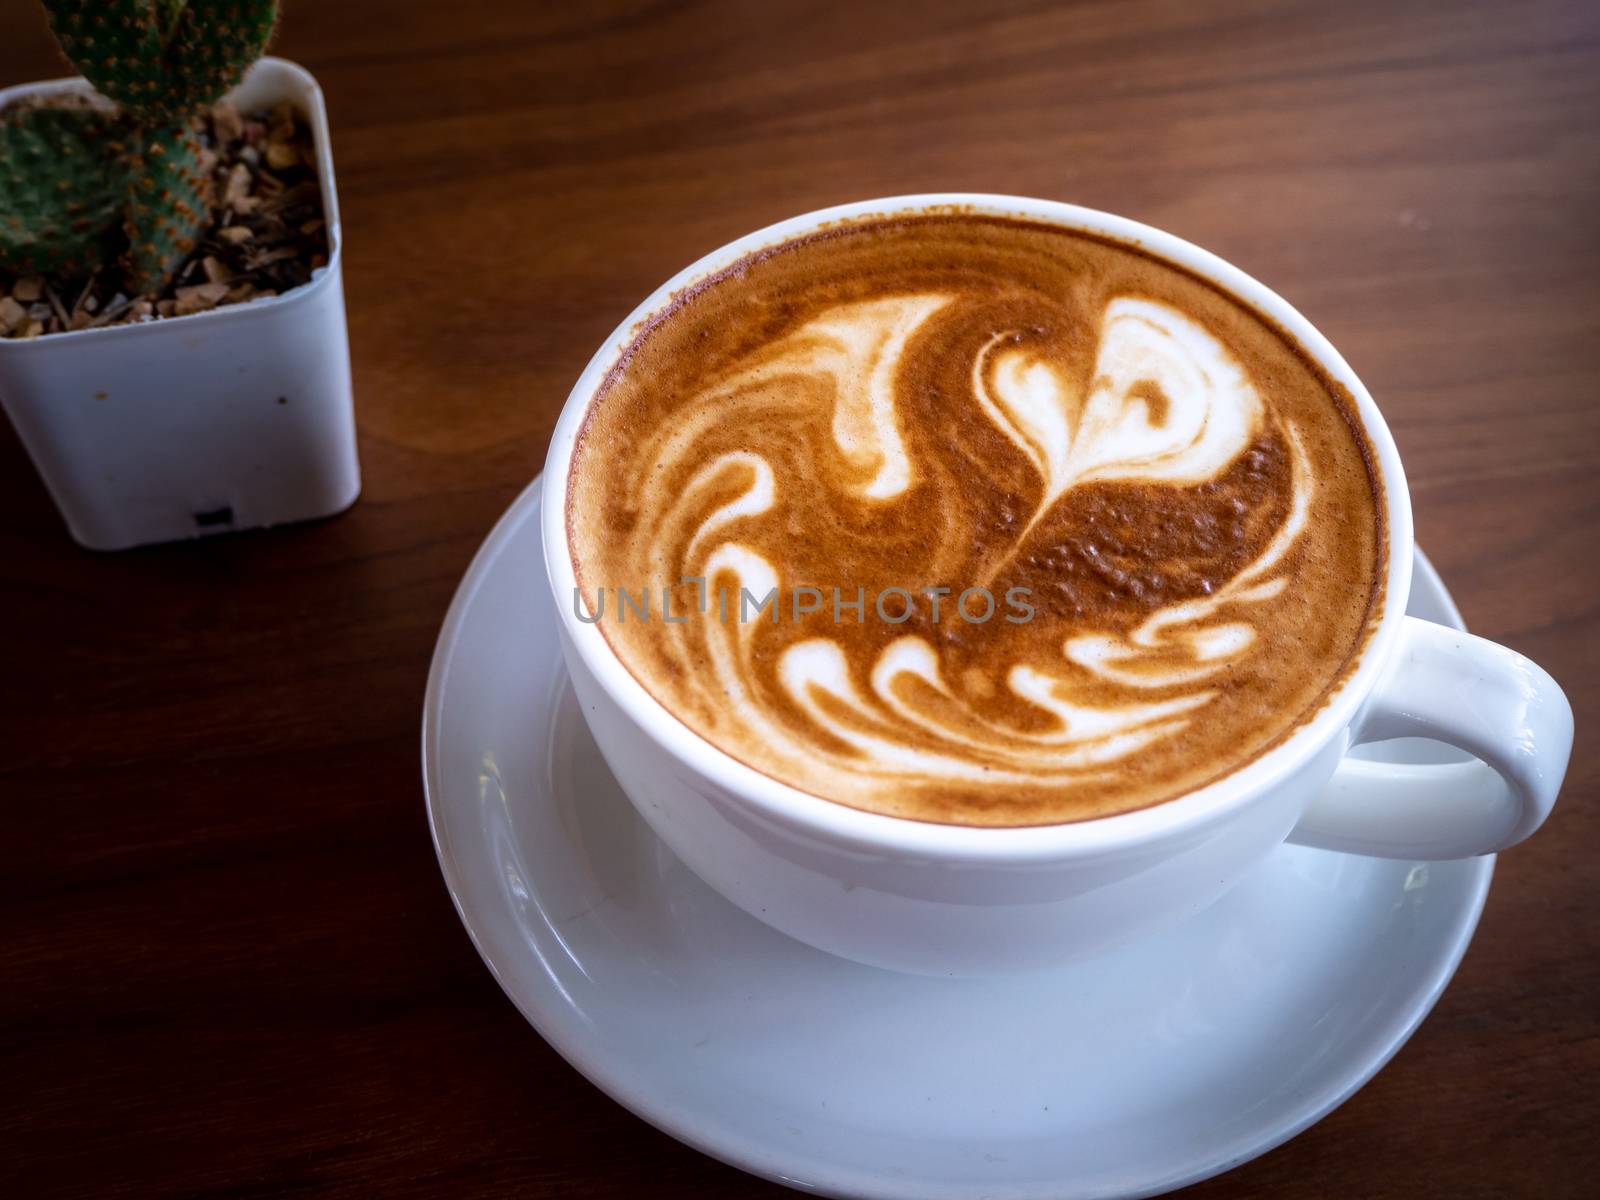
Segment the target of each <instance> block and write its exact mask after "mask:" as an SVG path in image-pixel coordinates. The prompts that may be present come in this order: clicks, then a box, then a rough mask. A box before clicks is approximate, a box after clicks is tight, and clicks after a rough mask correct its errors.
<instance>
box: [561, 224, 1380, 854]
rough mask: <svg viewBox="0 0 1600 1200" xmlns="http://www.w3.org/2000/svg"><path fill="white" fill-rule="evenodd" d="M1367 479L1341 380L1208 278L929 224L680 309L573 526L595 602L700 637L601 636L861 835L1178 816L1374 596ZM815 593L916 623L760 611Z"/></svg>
mask: <svg viewBox="0 0 1600 1200" xmlns="http://www.w3.org/2000/svg"><path fill="white" fill-rule="evenodd" d="M1370 461H1371V455H1370V452H1369V449H1368V446H1367V443H1366V439H1365V435H1364V434H1363V433H1362V431H1361V430H1360V427H1359V423H1358V419H1357V418H1356V416H1355V415H1354V412H1353V407H1352V405H1351V404H1350V403H1349V401H1348V398H1347V397H1345V396H1344V395H1343V394H1342V392H1340V390H1339V389H1338V388H1337V386H1336V385H1333V384H1332V383H1331V382H1330V381H1329V380H1327V379H1326V378H1325V377H1324V376H1323V375H1322V374H1321V373H1320V372H1319V370H1318V369H1317V368H1315V367H1314V366H1313V365H1312V364H1311V363H1310V362H1309V360H1308V359H1307V358H1306V357H1305V356H1304V355H1303V354H1302V353H1301V352H1300V351H1299V350H1298V348H1297V347H1295V346H1294V345H1293V344H1292V343H1291V342H1290V341H1289V340H1288V339H1287V337H1286V336H1285V335H1283V334H1282V333H1281V332H1279V331H1278V330H1276V329H1275V328H1274V327H1272V326H1271V325H1270V324H1268V323H1266V322H1265V321H1263V320H1262V319H1261V318H1259V317H1258V316H1256V315H1254V314H1253V313H1252V312H1250V311H1249V310H1248V309H1247V308H1245V307H1244V306H1243V305H1242V304H1240V303H1239V302H1238V301H1236V300H1234V299H1232V298H1231V297H1229V296H1227V295H1225V294H1224V293H1222V292H1220V291H1218V290H1217V289H1215V288H1214V287H1212V286H1211V285H1209V284H1207V283H1205V282H1204V281H1202V280H1199V279H1198V278H1196V277H1193V276H1191V275H1189V274H1187V273H1185V272H1183V271H1181V270H1179V269H1178V268H1176V267H1173V266H1170V265H1168V264H1165V263H1162V262H1160V261H1158V260H1155V259H1152V258H1150V257H1148V256H1146V255H1143V254H1141V253H1139V252H1138V251H1137V250H1134V249H1132V248H1129V247H1125V246H1121V245H1117V244H1112V243H1108V242H1103V241H1099V240H1096V239H1093V238H1090V237H1087V236H1082V235H1077V234H1073V233H1070V232H1066V231H1063V230H1059V229H1055V228H1052V227H1047V226H1042V225H1034V224H1029V223H1025V222H1021V221H1009V220H1004V219H998V218H985V217H978V216H940V217H913V218H906V219H900V220H887V221H878V222H867V223H862V224H856V225H846V226H843V227H840V228H837V229H833V230H830V231H828V232H827V233H825V234H821V235H816V236H813V237H811V238H808V239H803V240H801V241H798V242H793V243H789V244H787V245H785V246H782V247H779V248H776V249H775V250H772V251H767V252H764V253H762V254H759V255H756V256H753V257H752V258H749V259H746V260H744V261H742V262H741V263H739V264H737V265H736V266H735V267H734V268H731V269H729V270H728V271H725V272H723V273H722V274H720V275H719V276H717V277H715V278H714V279H712V280H709V281H707V282H706V283H704V284H702V285H700V286H698V287H696V288H695V289H692V290H691V291H690V292H688V293H686V294H683V295H680V296H679V297H678V298H677V300H676V301H675V303H674V304H673V305H672V306H671V307H670V308H669V309H668V310H667V312H666V313H664V314H663V315H662V316H661V317H659V318H658V319H656V320H654V321H653V322H651V323H650V324H648V325H647V327H646V328H644V329H643V330H642V331H641V332H640V334H639V335H638V338H637V340H636V341H635V343H634V344H633V346H632V347H631V348H630V349H629V351H628V353H627V354H626V355H625V356H624V358H623V360H622V361H621V363H620V364H619V366H618V367H617V368H616V369H615V370H614V371H613V372H612V373H611V375H610V377H609V378H608V379H607V380H606V381H605V383H604V384H603V385H602V388H601V389H600V394H599V395H598V396H597V398H596V400H595V401H594V403H593V406H592V408H591V411H590V415H589V417H588V420H587V422H586V424H585V426H584V428H583V431H582V433H581V435H580V439H579V445H578V449H577V452H576V457H575V460H574V469H573V477H572V483H571V486H570V489H569V496H568V529H569V537H570V539H571V542H572V549H573V557H574V560H575V562H576V564H577V568H578V577H579V582H580V585H581V587H582V588H583V589H585V591H586V593H587V594H588V601H589V604H590V606H591V610H592V609H593V607H594V605H595V604H596V603H597V602H598V601H599V600H600V597H601V593H602V590H609V589H616V588H624V589H630V590H634V591H640V590H644V589H649V590H650V591H652V592H654V593H655V594H656V595H657V596H660V595H661V594H662V589H663V588H665V589H666V592H667V594H668V596H667V598H668V599H669V600H670V610H671V612H673V613H675V614H686V615H687V619H682V618H680V619H679V620H678V621H677V622H666V621H662V620H655V621H641V620H637V619H636V620H634V621H632V622H631V623H630V622H627V621H619V620H615V619H613V620H609V621H608V620H605V619H604V617H603V616H602V619H601V622H600V624H601V628H602V630H603V632H604V634H605V636H606V638H607V639H608V641H609V642H610V644H611V645H612V647H613V648H614V649H615V651H616V652H617V654H618V655H619V657H620V658H621V659H622V661H623V662H624V664H625V665H626V666H627V667H628V668H629V670H630V671H631V672H632V673H633V674H634V675H635V676H636V677H637V678H638V679H639V680H640V682H641V683H643V684H644V686H645V687H646V688H647V689H649V690H650V691H651V692H652V693H653V694H654V695H655V696H656V697H657V699H659V700H660V701H661V702H662V703H663V704H664V705H665V706H666V707H667V708H668V709H670V710H671V711H672V712H674V713H675V714H677V715H678V716H679V717H680V719H682V720H683V721H684V722H685V724H687V725H688V726H689V727H690V728H691V729H694V730H695V731H696V732H698V733H699V734H700V735H701V736H703V737H705V738H706V739H707V740H709V741H710V742H712V743H713V744H715V745H717V746H719V747H721V748H722V749H723V750H725V751H727V752H728V753H730V754H732V755H733V756H735V757H736V758H739V759H741V760H743V761H744V762H746V763H748V764H750V765H751V766H753V767H755V768H757V769H758V770H761V771H764V772H766V773H767V774H770V775H772V776H774V777H776V778H778V779H781V780H784V781H786V782H788V783H791V784H793V785H795V786H797V787H800V788H803V789H805V790H807V791H810V792H813V793H815V794H817V795H819V796H822V797H825V798H827V799H830V800H834V801H837V802H840V803H844V804H849V805H852V806H855V807H858V808H863V809H868V810H871V811H877V812H882V813H888V814H893V815H898V816H905V817H912V818H919V819H925V820H935V821H947V822H955V823H961V824H973V825H1027V824H1040V823H1050V822H1059V821H1070V820H1077V819H1083V818H1087V817H1092V816H1099V815H1105V814H1109V813H1114V812H1122V811H1127V810H1130V809H1134V808H1139V807H1143V806H1147V805H1149V804H1153V803H1157V802H1160V801H1162V800H1166V799H1170V798H1172V797H1174V796H1176V795H1178V794H1181V793H1182V792H1185V791H1188V790H1191V789H1192V788H1194V787H1197V786H1200V785H1202V784H1204V783H1205V782H1208V781H1210V780H1212V779H1215V778H1217V777H1219V776H1220V775H1222V774H1226V773H1227V772H1229V771H1231V770H1234V769H1236V768H1237V767H1238V766H1240V765H1242V764H1243V763H1245V762H1247V761H1249V760H1250V759H1252V758H1254V757H1256V756H1258V755H1259V754H1260V753H1262V752H1263V751H1264V750H1266V749H1268V748H1269V747H1270V746H1272V745H1273V744H1275V743H1276V742H1278V741H1280V740H1281V739H1282V738H1283V737H1284V736H1286V735H1287V734H1288V733H1289V732H1291V731H1292V730H1293V729H1294V728H1295V727H1296V726H1298V725H1299V724H1300V723H1302V722H1303V721H1304V720H1306V719H1307V718H1308V717H1309V716H1310V715H1311V714H1312V713H1314V712H1315V711H1316V709H1317V708H1318V707H1320V705H1321V703H1322V701H1323V699H1324V698H1325V697H1326V695H1327V693H1328V691H1329V690H1330V688H1332V687H1333V686H1334V685H1336V683H1337V682H1338V681H1339V680H1340V679H1341V678H1342V676H1343V674H1344V672H1345V671H1346V670H1347V668H1348V666H1349V664H1350V663H1351V661H1352V660H1353V658H1354V656H1355V654H1356V653H1357V651H1358V650H1359V647H1360V646H1361V644H1362V643H1363V642H1364V639H1365V638H1366V636H1367V633H1368V630H1369V629H1370V627H1371V625H1372V623H1373V621H1374V619H1375V616H1376V613H1377V610H1378V608H1379V604H1380V600H1381V596H1380V587H1381V583H1380V580H1381V578H1382V574H1383V572H1382V567H1383V557H1384V543H1383V531H1382V527H1381V506H1380V504H1379V501H1378V496H1379V494H1380V493H1379V490H1378V489H1379V486H1380V485H1379V484H1378V483H1377V481H1376V478H1375V474H1374V472H1373V469H1372V468H1371V466H1370ZM802 586H805V587H815V588H818V589H822V590H836V591H837V592H840V593H843V594H845V595H848V596H855V595H857V594H858V592H859V593H861V594H864V595H865V596H867V597H873V596H877V595H879V594H880V593H883V592H884V591H886V590H887V589H900V593H905V594H908V595H909V597H910V598H911V600H912V602H911V603H906V602H905V601H903V600H900V599H898V596H899V594H900V593H897V600H896V602H895V603H894V604H893V606H892V607H893V611H894V613H895V616H896V617H898V616H899V614H900V613H901V611H903V609H906V608H909V609H910V615H909V616H908V617H906V618H905V619H904V620H903V621H891V620H885V619H883V617H882V611H883V610H882V609H878V610H877V611H874V605H873V604H872V603H871V601H870V600H869V602H868V603H867V604H866V605H865V606H864V610H863V611H861V612H860V613H859V616H858V615H857V614H856V613H847V614H845V615H844V617H843V619H840V613H839V610H838V609H837V607H836V606H835V607H832V608H830V606H828V605H820V606H818V608H817V609H816V611H813V612H809V613H805V614H803V615H793V613H794V612H795V611H796V609H793V608H785V609H784V612H785V617H786V619H784V620H781V621H779V620H773V621H765V620H761V619H757V620H740V619H738V615H737V608H738V598H739V597H740V596H741V595H748V596H750V597H755V598H761V597H765V596H766V595H767V594H768V593H772V594H773V595H774V596H775V597H777V600H776V603H777V604H778V605H780V606H784V605H787V604H788V598H789V597H790V595H791V594H792V593H793V592H794V591H795V589H797V588H800V587H802ZM925 589H931V591H927V590H925ZM718 592H721V593H724V594H731V595H732V596H733V597H734V598H735V605H734V610H733V611H730V610H729V609H728V608H727V606H726V605H723V606H720V607H719V606H718V605H716V604H710V603H704V601H705V600H706V598H707V596H708V594H716V593H718ZM963 592H971V593H972V594H974V595H979V594H981V595H984V596H988V597H990V598H991V599H992V598H998V597H1012V596H1015V595H1022V596H1025V597H1026V598H1027V601H1026V606H1027V608H1028V610H1029V617H1028V619H1027V620H1025V621H1019V620H1016V619H1014V617H1012V619H1007V618H1008V617H1009V616H1011V614H1009V613H1007V611H1006V610H1005V608H1004V607H1002V608H1001V609H999V610H998V611H995V612H994V613H993V614H992V616H991V617H990V618H989V619H986V620H982V621H974V620H973V619H972V614H973V612H976V611H979V610H981V607H982V605H981V602H980V601H974V602H973V604H972V606H971V608H970V609H969V610H967V611H959V610H958V608H957V600H958V598H959V597H960V596H961V594H962V593H963ZM941 599H942V600H943V603H942V604H939V603H938V601H939V600H941ZM936 610H937V611H936ZM774 615H776V614H774ZM790 617H792V619H789V618H790Z"/></svg>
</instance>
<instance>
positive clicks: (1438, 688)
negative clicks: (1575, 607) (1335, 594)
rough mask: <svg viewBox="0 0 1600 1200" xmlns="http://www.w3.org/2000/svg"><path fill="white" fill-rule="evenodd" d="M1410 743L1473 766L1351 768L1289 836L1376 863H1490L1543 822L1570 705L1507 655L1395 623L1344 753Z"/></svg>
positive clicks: (1567, 748)
mask: <svg viewBox="0 0 1600 1200" xmlns="http://www.w3.org/2000/svg"><path fill="white" fill-rule="evenodd" d="M1400 737H1419V738H1429V739H1431V740H1434V741H1439V742H1444V743H1446V744H1448V745H1451V746H1455V747H1457V748H1459V749H1461V750H1464V751H1466V752H1467V753H1468V754H1471V755H1473V756H1474V757H1475V759H1476V760H1477V761H1468V762H1451V763H1394V762H1382V761H1376V760H1371V759H1361V758H1351V757H1349V756H1348V755H1347V756H1346V757H1345V758H1344V760H1343V761H1342V762H1340V764H1339V766H1338V768H1337V769H1336V770H1335V771H1334V774H1333V778H1332V779H1331V780H1330V781H1329V783H1328V785H1327V787H1326V789H1325V790H1324V791H1323V792H1322V793H1321V794H1320V795H1319V796H1318V797H1317V799H1315V800H1314V801H1312V804H1311V807H1310V808H1309V809H1308V810H1307V811H1306V813H1305V815H1304V816H1303V817H1302V818H1301V820H1300V823H1299V824H1298V825H1296V826H1295V828H1294V831H1293V832H1292V833H1291V834H1290V835H1289V840H1290V841H1291V842H1295V843H1298V844H1299V845H1302V846H1316V847H1320V848H1323V849H1328V850H1342V851H1345V852H1347V853H1351V854H1366V855H1372V856H1374V857H1377V858H1403V859H1447V858H1468V857H1471V856H1472V855H1475V854H1492V853H1494V852H1495V851H1497V850H1504V849H1505V848H1506V847H1507V846H1512V845H1515V844H1516V843H1517V842H1520V841H1521V840H1522V839H1523V838H1525V837H1527V836H1528V835H1529V834H1530V833H1532V832H1533V831H1534V830H1535V829H1537V828H1539V826H1540V825H1542V824H1543V823H1544V819H1545V818H1546V817H1547V816H1549V815H1550V809H1551V808H1552V807H1553V806H1554V804H1555V802H1556V793H1557V792H1558V791H1559V790H1560V788H1561V780H1562V777H1563V776H1564V775H1565V774H1566V771H1567V759H1568V757H1569V756H1570V755H1571V752H1572V707H1571V705H1569V704H1568V703H1567V698H1566V696H1565V695H1564V694H1563V693H1562V691H1561V688H1560V687H1559V686H1558V685H1557V683H1556V681H1555V680H1554V679H1552V678H1550V676H1549V674H1548V673H1547V672H1546V671H1545V670H1544V669H1543V668H1542V667H1539V666H1538V665H1536V664H1535V663H1533V662H1531V661H1529V660H1528V659H1526V658H1524V657H1523V656H1522V655H1520V654H1518V653H1516V652H1515V651H1514V650H1507V649H1506V648H1505V647H1504V646H1498V645H1496V644H1495V643H1494V642H1490V641H1486V640H1485V639H1483V638H1480V637H1474V636H1473V635H1472V634H1470V633H1463V632H1461V631H1460V630H1456V629H1451V628H1449V627H1448V626H1444V625H1436V624H1434V623H1433V622H1432V621H1424V620H1420V619H1419V618H1417V617H1410V616H1408V617H1406V618H1405V621H1404V626H1403V627H1402V629H1401V631H1400V644H1399V646H1398V647H1397V650H1396V653H1395V655H1394V658H1393V659H1392V660H1391V662H1390V665H1389V667H1388V669H1387V671H1386V672H1385V673H1384V675H1383V677H1382V678H1381V679H1380V680H1379V682H1378V685H1377V687H1376V688H1375V689H1374V691H1373V693H1372V695H1371V697H1369V699H1368V700H1367V703H1366V705H1365V707H1364V708H1363V709H1362V712H1361V714H1360V715H1359V716H1358V718H1357V720H1356V724H1355V726H1354V727H1353V729H1352V732H1351V745H1352V746H1358V745H1361V744H1363V743H1365V742H1381V741H1385V740H1387V739H1389V738H1400Z"/></svg>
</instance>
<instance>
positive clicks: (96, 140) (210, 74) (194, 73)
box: [0, 0, 278, 292]
mask: <svg viewBox="0 0 1600 1200" xmlns="http://www.w3.org/2000/svg"><path fill="white" fill-rule="evenodd" d="M44 7H45V10H46V13H47V14H48V16H49V19H50V27H51V29H52V30H53V31H54V33H55V35H56V40H57V41H59V42H60V43H61V48H62V49H63V50H64V51H65V52H66V54H67V57H68V58H70V59H71V60H72V62H73V64H74V65H75V66H76V67H77V68H78V69H79V70H80V71H82V72H83V74H84V76H85V77H86V78H87V79H88V80H89V82H90V83H92V84H94V85H95V87H96V88H98V89H99V90H100V91H101V92H102V93H104V94H105V95H106V96H108V97H110V98H111V99H112V100H115V101H116V102H117V104H118V105H119V106H120V110H121V111H120V116H119V117H117V118H115V119H113V118H112V117H110V116H107V115H104V114H102V115H100V116H99V117H98V118H97V120H95V121H91V120H89V119H88V118H82V117H80V118H73V119H72V120H56V119H54V118H46V117H43V116H42V114H43V113H46V112H75V111H77V110H75V109H74V110H49V109H30V110H28V111H26V112H24V113H23V114H21V117H20V118H19V119H18V120H16V121H12V120H10V119H7V120H5V121H3V122H0V139H3V140H0V213H4V214H5V216H4V217H0V270H4V271H9V272H12V273H16V274H24V273H29V272H34V271H60V272H75V271H83V270H87V269H91V268H92V267H94V266H97V265H100V264H101V263H103V262H105V261H106V259H107V255H108V246H109V244H110V242H111V241H112V239H114V238H116V237H118V236H120V237H123V238H125V239H126V243H125V244H126V255H125V265H126V268H127V274H128V283H129V286H130V287H131V288H132V289H133V290H135V291H140V292H145V291H155V290H158V289H160V288H161V287H162V286H163V285H165V283H166V282H167V281H168V280H169V279H170V278H171V277H172V274H173V272H174V271H175V270H177V268H178V267H179V266H180V265H181V264H182V262H183V260H184V258H185V257H187V256H188V254H189V252H190V251H192V250H193V249H194V247H195V245H196V244H197V243H198V241H199V239H200V237H201V235H202V234H203V233H204V232H205V225H206V221H207V220H208V219H209V215H210V199H211V197H210V190H211V189H210V183H209V180H208V179H207V178H206V170H205V168H204V164H203V161H202V151H201V146H200V142H199V139H198V138H197V137H196V135H195V118H196V117H197V116H199V115H200V113H201V112H202V111H203V110H204V109H205V108H207V107H209V106H210V105H211V104H214V103H215V102H216V101H217V100H218V99H220V98H221V97H222V95H223V94H224V93H225V92H227V91H228V90H229V89H231V88H232V87H234V86H235V85H236V84H237V83H238V82H239V79H240V77H241V76H242V75H243V74H244V71H245V69H246V68H247V67H249V66H250V64H251V63H252V62H254V61H255V60H256V59H257V58H258V57H259V56H260V54H261V51H262V50H263V49H264V48H265V46H266V44H267V41H268V39H269V38H270V37H271V36H272V30H273V26H274V24H275V22H276V20H277V13H278V5H277V0H205V2H203V3H202V2H199V0H196V2H194V3H191V2H190V0H44ZM35 114H40V115H35ZM8 130H10V132H7V131H8Z"/></svg>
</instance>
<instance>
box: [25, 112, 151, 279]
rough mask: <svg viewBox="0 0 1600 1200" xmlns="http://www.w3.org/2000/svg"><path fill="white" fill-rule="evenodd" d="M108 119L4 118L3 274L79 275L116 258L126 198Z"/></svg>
mask: <svg viewBox="0 0 1600 1200" xmlns="http://www.w3.org/2000/svg"><path fill="white" fill-rule="evenodd" d="M120 133H121V131H120V129H119V128H118V124H117V121H116V120H115V118H114V117H113V116H112V115H110V114H109V113H106V112H103V111H101V110H99V109H95V108H89V107H77V108H38V107H29V108H22V109H17V110H13V111H9V112H7V113H5V114H4V115H3V116H0V268H4V269H5V270H8V271H10V272H12V273H14V274H17V275H36V274H46V273H59V274H63V275H77V274H81V273H83V272H85V271H89V270H92V269H93V268H94V267H95V266H97V265H99V264H100V263H101V262H103V261H105V259H106V257H107V256H108V255H110V254H114V253H115V249H114V245H115V243H114V234H115V230H116V227H117V223H118V221H119V220H120V218H121V216H122V204H123V198H124V194H125V188H124V184H123V178H124V177H123V171H122V165H121V162H120V158H119V156H118V154H117V153H116V152H115V151H112V152H110V153H108V150H109V149H110V148H111V147H115V146H118V145H119V144H120V143H119V142H118V140H117V139H118V137H119V135H120Z"/></svg>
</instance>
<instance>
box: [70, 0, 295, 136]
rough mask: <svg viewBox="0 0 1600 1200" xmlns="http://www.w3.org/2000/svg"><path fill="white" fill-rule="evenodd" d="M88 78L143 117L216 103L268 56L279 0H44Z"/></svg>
mask: <svg viewBox="0 0 1600 1200" xmlns="http://www.w3.org/2000/svg"><path fill="white" fill-rule="evenodd" d="M44 6H45V9H46V10H47V11H48V13H49V16H50V28H51V29H52V30H53V31H54V33H55V35H56V41H58V42H60V43H61V48H62V49H63V50H65V51H66V52H67V57H68V58H70V59H71V60H72V61H73V64H74V65H75V66H77V68H78V70H80V71H82V72H83V74H84V77H85V78H86V79H88V81H89V82H90V83H92V84H94V86H95V87H97V88H99V89H100V91H101V92H103V93H104V94H105V95H107V96H110V97H111V98H112V99H113V100H115V101H116V102H117V103H118V104H120V105H122V106H123V108H125V109H127V110H128V111H129V112H131V113H134V114H135V115H136V116H137V117H139V118H140V119H141V120H143V121H151V122H162V121H169V120H172V119H175V118H180V117H185V116H188V115H189V114H191V113H194V112H196V111H197V110H199V109H202V108H204V107H206V106H207V105H208V104H214V103H216V101H217V100H218V99H219V98H220V97H221V96H222V94H223V93H224V92H226V91H228V89H230V88H232V87H233V86H234V85H235V84H237V83H238V82H239V76H241V75H243V74H244V71H245V68H247V67H248V66H249V65H250V64H251V63H253V62H255V60H256V59H258V58H260V57H261V51H262V50H263V49H264V48H265V47H266V44H267V40H268V39H269V38H270V37H271V36H272V27H273V24H274V22H276V20H277V16H278V5H277V0H231V2H227V0H206V2H205V3H200V4H190V3H188V2H187V0H44Z"/></svg>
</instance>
